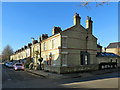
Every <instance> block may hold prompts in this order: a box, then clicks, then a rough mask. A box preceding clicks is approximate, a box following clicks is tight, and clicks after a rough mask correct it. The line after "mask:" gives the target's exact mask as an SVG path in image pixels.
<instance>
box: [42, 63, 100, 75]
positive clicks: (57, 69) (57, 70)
mask: <svg viewBox="0 0 120 90" xmlns="http://www.w3.org/2000/svg"><path fill="white" fill-rule="evenodd" d="M98 69H99V65H84V66H77V67H58V66H44V70H45V71H49V72H55V73H59V74H60V73H73V72H81V71H91V70H98Z"/></svg>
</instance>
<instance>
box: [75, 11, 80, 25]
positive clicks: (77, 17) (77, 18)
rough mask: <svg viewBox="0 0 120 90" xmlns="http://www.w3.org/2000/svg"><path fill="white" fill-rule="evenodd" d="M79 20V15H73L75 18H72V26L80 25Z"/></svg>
mask: <svg viewBox="0 0 120 90" xmlns="http://www.w3.org/2000/svg"><path fill="white" fill-rule="evenodd" d="M80 19H81V17H80V16H79V14H77V13H75V16H74V17H73V20H74V25H80Z"/></svg>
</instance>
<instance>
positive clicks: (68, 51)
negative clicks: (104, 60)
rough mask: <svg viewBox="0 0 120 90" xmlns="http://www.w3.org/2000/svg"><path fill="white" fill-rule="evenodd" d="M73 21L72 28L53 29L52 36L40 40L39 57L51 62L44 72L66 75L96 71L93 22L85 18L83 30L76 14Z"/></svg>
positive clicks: (95, 41)
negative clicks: (90, 70) (83, 71)
mask: <svg viewBox="0 0 120 90" xmlns="http://www.w3.org/2000/svg"><path fill="white" fill-rule="evenodd" d="M73 21H74V22H73V24H74V25H73V26H72V27H70V28H67V29H65V30H63V31H62V30H61V29H60V27H53V30H52V36H51V37H48V38H47V39H45V40H42V39H41V47H42V48H41V56H42V57H43V59H44V60H45V61H46V60H51V61H50V63H49V64H50V65H47V64H46V66H45V67H44V70H48V71H53V72H57V73H66V72H76V71H81V70H84V69H97V66H96V64H97V61H96V54H97V38H96V37H95V36H94V35H93V34H92V23H93V21H92V20H91V17H87V20H86V28H84V27H83V26H82V25H81V17H80V16H79V14H77V13H75V16H74V17H73ZM48 62H49V61H48Z"/></svg>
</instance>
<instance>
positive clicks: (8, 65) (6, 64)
mask: <svg viewBox="0 0 120 90" xmlns="http://www.w3.org/2000/svg"><path fill="white" fill-rule="evenodd" d="M12 64H13V63H12V62H6V63H5V64H4V65H5V66H6V67H12Z"/></svg>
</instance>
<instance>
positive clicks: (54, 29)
mask: <svg viewBox="0 0 120 90" xmlns="http://www.w3.org/2000/svg"><path fill="white" fill-rule="evenodd" d="M60 31H62V30H61V28H60V27H55V26H53V29H52V35H55V34H57V33H59V32H60Z"/></svg>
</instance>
